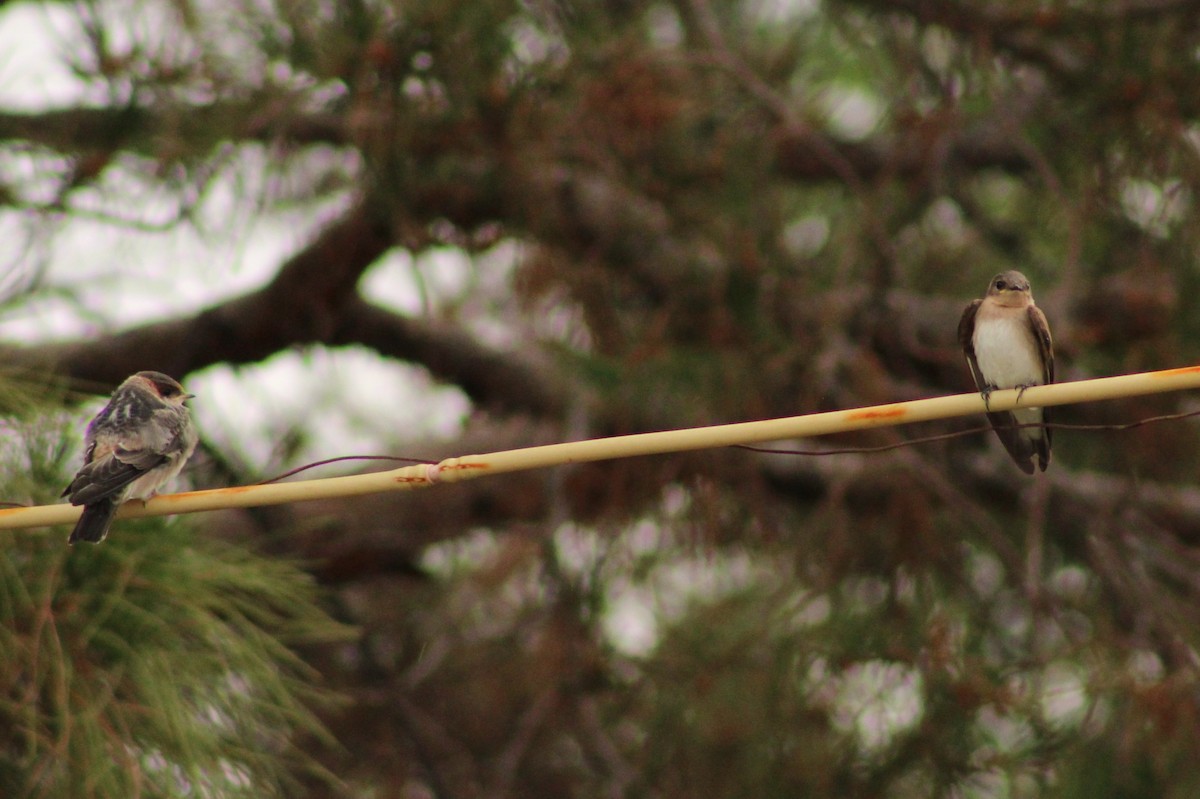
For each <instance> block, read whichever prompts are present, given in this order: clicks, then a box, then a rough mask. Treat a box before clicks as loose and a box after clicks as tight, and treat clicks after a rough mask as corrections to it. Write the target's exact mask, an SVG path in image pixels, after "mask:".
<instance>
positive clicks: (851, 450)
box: [0, 410, 1200, 508]
mask: <svg viewBox="0 0 1200 799" xmlns="http://www.w3.org/2000/svg"><path fill="white" fill-rule="evenodd" d="M1193 416H1200V410H1197V411H1188V412H1187V413H1168V414H1164V415H1162V416H1149V417H1147V418H1145V419H1139V420H1138V421H1136V422H1126V423H1125V424H1064V423H1061V422H1048V423H1037V422H1034V423H1030V424H1018V425H1013V427H1014V428H1024V427H1044V428H1049V429H1051V430H1086V431H1101V430H1112V431H1117V432H1120V431H1123V430H1132V429H1133V428H1135V427H1141V426H1142V425H1147V424H1155V423H1158V422H1173V421H1178V420H1180V419H1190V418H1191V417H1193ZM989 430H991V427H990V426H989V427H982V426H981V427H972V428H969V429H967V430H956V431H954V432H952V433H940V434H938V435H936V436H925V437H923V438H909V439H905V440H904V441H898V442H895V443H892V444H881V445H879V446H875V447H841V448H838V449H822V450H814V449H775V448H773V447H755V446H752V445H750V444H733V445H731V446H733V447H734V448H735V449H745V450H749V451H751V452H762V453H766V454H768V455H851V454H870V453H873V452H887V451H888V450H893V449H900V448H901V447H911V446H914V445H916V444H929V443H932V442H934V441H946V440H948V439H951V438H958V437H959V436H969V435H974V434H976V433H986V432H988V431H989ZM339 461H392V462H395V463H423V464H425V465H427V466H433V465H436V464H437V461H428V460H422V459H421V458H400V457H396V456H393V455H342V456H339V457H337V458H326V459H325V460H322V461H315V462H313V463H308V464H305V465H304V466H299V467H297V468H295V469H292V470H291V471H287V472H284V473H283V474H280V475H277V476H275V477H271V478H269V479H267V480H260V481H259V482H257V483H251V485H267V484H269V483H274V482H277V481H279V480H282V479H284V478H285V477H291V476H292V475H296V474H300V473H301V472H306V471H308V470H309V469H315V468H316V467H318V466H327V465H328V464H331V463H337V462H339ZM0 507H5V508H29V507H33V506H32V505H29V504H26V503H24V502H0Z"/></svg>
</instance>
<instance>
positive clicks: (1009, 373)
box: [974, 310, 1043, 388]
mask: <svg viewBox="0 0 1200 799" xmlns="http://www.w3.org/2000/svg"><path fill="white" fill-rule="evenodd" d="M974 344H975V361H976V363H978V364H979V371H980V373H982V375H983V377H984V379H985V380H987V382H988V383H991V384H992V385H994V386H996V387H997V388H1015V387H1016V386H1027V385H1034V384H1037V385H1040V384H1041V383H1042V374H1043V370H1042V358H1041V354H1040V352H1039V350H1038V346H1037V341H1036V340H1035V339H1034V337H1033V331H1031V330H1030V329H1029V319H1028V317H1027V316H1026V315H1025V312H1024V310H1022V311H1021V313H1020V314H1007V313H1004V314H997V315H995V316H992V317H991V318H988V319H978V320H977V321H976V323H975V335H974Z"/></svg>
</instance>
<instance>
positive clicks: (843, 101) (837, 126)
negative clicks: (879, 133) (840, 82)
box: [823, 87, 883, 141]
mask: <svg viewBox="0 0 1200 799" xmlns="http://www.w3.org/2000/svg"><path fill="white" fill-rule="evenodd" d="M823 100H824V105H825V109H826V113H827V115H828V119H829V127H830V129H831V130H832V131H833V132H834V133H836V134H838V135H839V136H841V137H842V138H845V139H849V140H851V141H856V140H859V139H864V138H866V137H867V136H869V135H870V134H871V133H872V132H874V130H875V129H876V127H877V126H878V125H879V120H880V118H881V117H882V116H883V106H882V105H881V104H880V102H879V99H878V98H876V97H875V96H873V95H871V94H868V93H867V92H865V91H863V90H861V89H858V88H846V87H843V88H839V89H831V90H830V91H828V92H826V93H825V95H824V96H823Z"/></svg>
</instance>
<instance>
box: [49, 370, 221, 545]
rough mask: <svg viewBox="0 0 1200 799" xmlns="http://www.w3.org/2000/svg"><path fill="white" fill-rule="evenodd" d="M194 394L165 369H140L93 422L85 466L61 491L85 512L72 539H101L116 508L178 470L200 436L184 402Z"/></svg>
mask: <svg viewBox="0 0 1200 799" xmlns="http://www.w3.org/2000/svg"><path fill="white" fill-rule="evenodd" d="M193 396H195V395H193V394H188V393H187V392H185V391H184V390H183V386H181V385H179V383H178V382H176V381H175V380H174V379H173V378H170V377H168V376H167V375H165V374H163V373H162V372H138V373H137V374H135V375H133V376H132V377H130V378H128V379H127V380H126V381H125V382H124V383H122V384H121V385H120V386H118V387H117V390H116V391H114V392H113V395H112V398H111V399H109V401H108V404H107V405H105V406H104V408H103V410H101V411H100V413H98V414H96V418H94V419H92V421H91V423H90V424H88V428H87V434H86V435H85V436H84V439H83V445H84V454H83V468H81V469H80V470H79V472H78V473H77V474H76V475H75V479H74V480H72V481H71V484H70V485H68V486H67V488H66V490H65V491H63V493H62V495H63V496H64V497H67V498H68V499H69V500H70V502H71V504H72V505H82V506H83V513H82V515H80V517H79V521H78V522H77V523H76V524H75V529H74V530H72V531H71V537H70V538H69V539H68V541H67V542H68V543H70V544H74V543H75V542H76V541H90V542H92V543H96V544H98V543H100V542H101V541H103V540H104V537H105V536H106V535H108V528H109V525H111V524H112V520H113V515H114V514H115V513H116V512H117V508H119V507H120V506H121V503H122V502H124V501H125V500H127V499H140V500H143V501H145V500H147V499H150V498H151V497H153V496H154V495H155V494H156V493H158V489H159V488H160V487H161V486H162V485H163V484H164V483H166V482H167V481H168V480H170V479H171V478H173V477H175V476H176V475H177V474H179V471H180V470H181V469H182V468H183V465H184V464H185V463H186V462H187V460H188V458H190V457H191V456H192V453H193V452H194V451H195V450H196V443H197V441H198V440H199V439H198V436H197V435H196V429H195V427H194V426H193V425H192V416H191V412H190V411H189V410H188V408H187V406H186V405H185V404H184V403H185V402H187V400H189V399H191V398H192V397H193Z"/></svg>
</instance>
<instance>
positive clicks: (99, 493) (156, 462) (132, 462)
mask: <svg viewBox="0 0 1200 799" xmlns="http://www.w3.org/2000/svg"><path fill="white" fill-rule="evenodd" d="M166 461H167V456H166V455H163V454H162V453H160V452H154V451H153V450H148V449H139V450H127V449H121V448H117V449H116V450H114V451H113V452H111V453H110V454H108V455H105V456H104V457H102V458H97V459H96V460H94V461H92V462H91V463H89V464H87V465H86V466H84V467H83V468H82V469H80V470H79V474H77V475H75V479H74V480H72V481H71V485H69V486H67V490H66V492H65V495H66V496H67V497H68V498H69V499H70V500H71V504H72V505H90V504H92V503H93V502H98V501H100V500H102V499H107V498H108V497H112V496H115V495H116V494H118V493H120V491H121V490H122V489H124V488H125V486H127V485H129V484H130V483H132V482H133V481H134V480H136V479H138V478H139V477H141V476H142V475H143V474H145V473H146V472H148V471H150V470H151V469H153V468H154V467H156V466H161V465H162V464H163V463H166Z"/></svg>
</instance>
